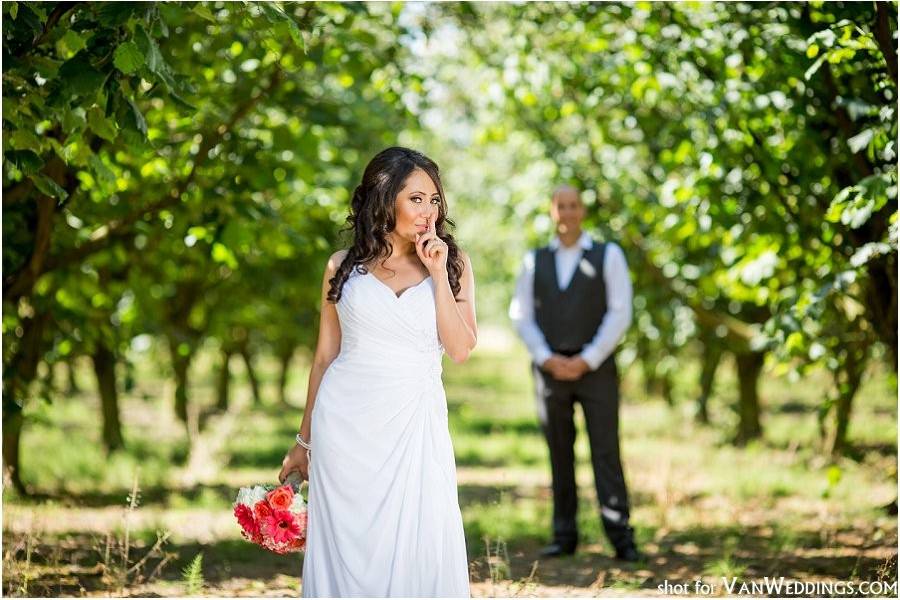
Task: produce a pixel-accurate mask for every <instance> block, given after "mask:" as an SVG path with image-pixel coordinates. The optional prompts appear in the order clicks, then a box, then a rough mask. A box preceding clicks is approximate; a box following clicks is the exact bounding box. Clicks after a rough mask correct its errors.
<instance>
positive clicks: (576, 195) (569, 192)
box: [550, 183, 581, 202]
mask: <svg viewBox="0 0 900 600" xmlns="http://www.w3.org/2000/svg"><path fill="white" fill-rule="evenodd" d="M550 198H551V200H552V201H553V202H556V201H558V200H568V201H576V202H581V192H579V191H578V190H577V189H575V188H574V187H572V186H571V185H568V184H565V183H564V184H562V185H559V186H557V187H556V189H555V190H553V195H552V196H551V197H550Z"/></svg>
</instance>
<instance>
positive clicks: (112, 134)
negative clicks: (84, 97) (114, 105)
mask: <svg viewBox="0 0 900 600" xmlns="http://www.w3.org/2000/svg"><path fill="white" fill-rule="evenodd" d="M87 121H88V126H89V127H90V128H91V130H92V131H93V132H94V133H96V134H97V135H99V136H100V137H102V138H103V139H104V140H107V141H109V142H113V141H115V139H116V136H117V135H118V134H119V128H118V126H117V125H116V122H115V121H114V120H113V119H110V118H109V117H107V116H106V115H105V114H103V109H101V108H100V107H99V106H92V107H91V109H90V110H89V111H88V114H87Z"/></svg>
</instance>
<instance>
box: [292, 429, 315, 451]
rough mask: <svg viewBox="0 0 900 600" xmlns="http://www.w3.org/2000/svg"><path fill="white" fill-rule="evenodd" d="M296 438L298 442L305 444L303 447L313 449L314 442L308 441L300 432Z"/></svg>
mask: <svg viewBox="0 0 900 600" xmlns="http://www.w3.org/2000/svg"><path fill="white" fill-rule="evenodd" d="M296 439H297V443H298V444H299V445H301V446H303V447H304V448H306V449H307V450H312V444H310V443H309V442H307V441H306V440H304V439H303V436H302V435H300V434H299V433H298V434H297V438H296Z"/></svg>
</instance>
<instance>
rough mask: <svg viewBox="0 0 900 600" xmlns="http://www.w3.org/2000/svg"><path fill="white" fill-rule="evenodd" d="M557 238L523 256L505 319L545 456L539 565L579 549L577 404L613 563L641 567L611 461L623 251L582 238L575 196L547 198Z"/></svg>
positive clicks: (563, 192)
mask: <svg viewBox="0 0 900 600" xmlns="http://www.w3.org/2000/svg"><path fill="white" fill-rule="evenodd" d="M550 216H551V218H552V219H553V222H554V224H555V225H556V233H557V235H556V237H555V238H554V239H553V240H552V241H551V242H550V244H549V245H547V246H544V247H542V248H538V249H537V250H535V251H533V252H529V253H528V254H527V255H526V257H525V260H524V262H523V266H522V270H521V272H520V274H519V278H518V280H517V282H516V291H515V296H514V297H513V301H512V303H511V305H510V307H509V315H510V317H511V318H512V320H513V322H514V323H515V325H516V329H517V331H518V333H519V336H520V337H521V338H522V340H523V341H524V342H525V345H526V346H527V347H528V351H529V353H530V354H531V357H532V370H533V373H534V377H535V389H536V392H537V409H538V416H539V418H540V421H541V429H542V430H543V432H544V436H545V437H546V438H547V444H548V445H549V447H550V465H551V471H552V476H553V537H554V539H553V543H552V544H550V545H549V546H547V547H545V548H544V549H543V550H542V551H541V555H542V556H560V555H564V554H573V553H574V552H575V547H576V546H577V544H578V530H577V524H576V518H575V517H576V512H577V505H578V492H577V486H576V483H575V452H574V444H575V424H574V420H573V415H574V413H573V409H574V404H575V402H578V403H580V404H581V408H582V412H583V413H584V420H585V423H586V425H587V432H588V438H589V440H590V448H591V462H592V463H593V469H594V482H595V484H596V488H597V498H598V499H599V501H600V516H601V520H602V522H603V528H604V530H605V531H606V535H607V537H608V538H609V540H610V542H611V543H612V545H613V547H614V548H615V549H616V557H617V558H619V559H621V560H626V561H629V562H634V561H637V560H640V559H641V558H642V556H641V554H640V553H639V552H638V550H637V548H636V547H635V543H634V530H633V529H632V528H631V526H630V525H629V524H628V517H629V507H628V491H627V489H626V487H625V477H624V475H623V473H622V464H621V461H620V459H619V427H618V425H619V414H618V413H619V376H618V372H617V370H616V363H615V348H616V345H617V344H618V343H619V340H620V339H621V338H622V336H623V335H624V334H625V331H626V330H627V329H628V326H629V325H630V324H631V295H632V291H631V280H630V278H629V275H628V266H627V264H626V262H625V255H624V253H623V252H622V249H621V248H620V247H619V246H618V245H616V244H615V243H613V242H606V243H598V242H595V241H594V240H593V239H592V237H591V236H590V235H589V234H588V233H586V232H583V231H582V230H581V222H582V221H583V220H584V217H585V208H584V205H583V204H582V202H581V197H580V194H579V192H578V190H576V189H575V188H573V187H570V186H560V187H559V188H557V189H556V191H555V192H554V193H553V199H552V201H551V206H550Z"/></svg>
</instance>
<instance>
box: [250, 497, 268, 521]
mask: <svg viewBox="0 0 900 600" xmlns="http://www.w3.org/2000/svg"><path fill="white" fill-rule="evenodd" d="M253 515H254V516H255V517H256V518H257V519H258V520H259V521H260V522H262V521H263V520H265V519H267V518H269V517H271V516H272V507H271V506H269V503H268V502H266V501H265V500H260V501H259V502H257V503H256V505H255V506H254V507H253Z"/></svg>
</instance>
